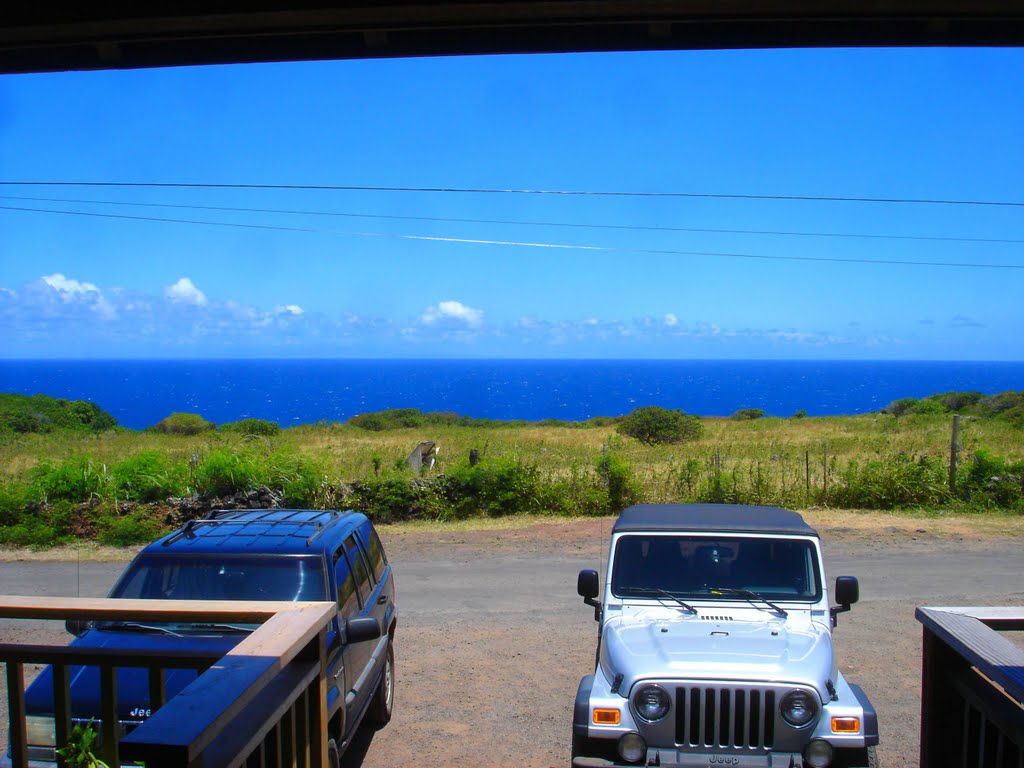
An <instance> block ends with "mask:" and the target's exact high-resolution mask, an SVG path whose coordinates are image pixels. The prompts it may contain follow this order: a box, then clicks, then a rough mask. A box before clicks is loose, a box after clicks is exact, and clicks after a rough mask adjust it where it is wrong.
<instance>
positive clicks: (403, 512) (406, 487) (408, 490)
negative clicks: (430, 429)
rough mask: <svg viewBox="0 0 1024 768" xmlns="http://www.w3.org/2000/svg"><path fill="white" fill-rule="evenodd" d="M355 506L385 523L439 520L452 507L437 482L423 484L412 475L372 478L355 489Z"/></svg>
mask: <svg viewBox="0 0 1024 768" xmlns="http://www.w3.org/2000/svg"><path fill="white" fill-rule="evenodd" d="M350 503H351V505H352V506H353V507H354V508H355V509H358V510H360V511H361V512H365V513H366V514H367V515H369V516H370V517H371V518H373V519H374V520H376V521H378V522H382V523H391V522H398V521H402V520H436V519H438V518H441V517H444V516H445V514H444V511H445V509H446V508H447V507H448V505H447V502H446V500H445V499H444V496H443V487H442V485H441V483H440V482H439V481H437V480H431V481H420V480H417V479H414V478H413V477H412V476H411V475H409V474H407V473H406V474H402V473H395V474H387V475H383V476H380V477H369V478H367V479H365V480H363V481H361V482H359V483H355V484H354V486H353V496H352V498H351V500H350Z"/></svg>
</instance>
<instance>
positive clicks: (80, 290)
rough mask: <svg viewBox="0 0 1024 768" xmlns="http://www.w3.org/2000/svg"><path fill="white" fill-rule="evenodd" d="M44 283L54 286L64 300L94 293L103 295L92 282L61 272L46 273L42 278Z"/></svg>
mask: <svg viewBox="0 0 1024 768" xmlns="http://www.w3.org/2000/svg"><path fill="white" fill-rule="evenodd" d="M41 279H42V281H43V282H44V283H46V284H47V285H48V286H50V287H51V288H53V290H55V291H56V292H57V293H59V294H60V297H61V298H62V299H64V301H71V300H72V299H75V298H77V297H79V296H85V295H88V294H94V295H96V296H101V295H102V294H101V293H100V289H99V288H97V287H96V286H95V285H93V284H92V283H80V282H78V281H77V280H72V279H71V278H69V277H64V275H62V274H61V273H60V272H54V273H53V274H52V275H46V276H44V277H42V278H41Z"/></svg>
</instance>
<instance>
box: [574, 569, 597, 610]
mask: <svg viewBox="0 0 1024 768" xmlns="http://www.w3.org/2000/svg"><path fill="white" fill-rule="evenodd" d="M576 591H577V592H578V593H579V595H580V597H582V598H583V602H584V603H586V604H587V605H589V606H591V607H593V609H594V621H600V620H601V603H600V602H599V601H598V600H597V595H598V593H599V592H600V591H601V583H600V581H599V580H598V577H597V571H594V570H591V569H589V568H588V569H586V570H582V571H580V575H579V576H577V577H576Z"/></svg>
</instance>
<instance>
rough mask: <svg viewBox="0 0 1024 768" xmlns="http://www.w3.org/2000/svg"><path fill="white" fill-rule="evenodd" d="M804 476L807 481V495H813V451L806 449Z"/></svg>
mask: <svg viewBox="0 0 1024 768" xmlns="http://www.w3.org/2000/svg"><path fill="white" fill-rule="evenodd" d="M804 478H805V479H806V482H807V496H808V498H810V496H811V452H810V451H804Z"/></svg>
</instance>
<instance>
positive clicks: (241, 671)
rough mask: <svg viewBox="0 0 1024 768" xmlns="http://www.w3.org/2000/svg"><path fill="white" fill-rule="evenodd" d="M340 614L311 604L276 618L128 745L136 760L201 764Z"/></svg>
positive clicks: (173, 701) (188, 688)
mask: <svg viewBox="0 0 1024 768" xmlns="http://www.w3.org/2000/svg"><path fill="white" fill-rule="evenodd" d="M290 605H292V604H290ZM335 611H336V606H335V604H334V603H311V604H305V606H304V607H300V608H297V609H295V610H289V611H284V612H282V613H279V614H277V615H275V616H274V617H273V618H271V619H270V620H269V621H267V622H266V624H264V625H263V627H261V628H260V630H259V631H258V632H254V633H253V634H251V635H249V636H248V637H247V638H245V639H244V640H243V641H242V642H241V643H239V644H238V645H237V646H235V647H234V648H233V649H231V651H229V652H228V653H227V655H225V656H224V658H223V659H222V660H221V661H220V662H218V663H217V664H216V665H215V666H213V667H211V668H210V669H209V670H207V671H206V672H205V673H203V674H202V675H200V676H199V677H198V678H197V679H196V680H195V681H193V682H192V683H190V684H189V685H188V686H186V687H185V688H184V690H182V691H181V692H180V693H179V694H178V695H177V696H175V697H174V698H172V699H171V700H170V701H168V702H167V705H166V706H164V707H163V708H162V709H160V710H159V711H157V712H154V713H153V715H152V717H150V718H149V719H148V720H146V722H145V723H143V724H142V725H141V726H139V727H138V728H137V729H136V730H135V731H134V732H133V733H132V734H131V735H130V736H129V737H128V738H127V739H126V740H125V743H126V744H128V743H130V744H132V745H133V746H132V747H131V754H132V756H133V759H137V760H142V761H144V762H146V764H147V765H148V764H149V763H150V762H151V761H157V760H161V759H168V760H170V759H173V760H176V761H177V764H179V765H188V764H191V763H192V762H193V761H195V760H197V759H198V758H199V756H200V755H201V754H202V753H203V751H204V750H205V749H206V748H207V747H208V746H210V744H211V743H213V741H214V739H215V738H216V737H217V736H218V735H219V734H220V733H221V731H223V730H224V728H226V727H227V726H228V725H229V724H230V723H231V722H232V720H233V719H234V718H235V717H236V716H238V715H239V714H240V713H241V712H242V711H243V710H244V709H245V708H246V707H247V706H249V704H250V703H251V702H252V701H253V700H254V699H255V698H256V697H257V696H259V695H260V692H261V691H262V690H263V689H264V688H265V687H266V686H267V685H268V684H269V683H270V682H271V681H272V680H273V679H274V678H275V677H277V675H278V674H279V673H280V672H281V671H282V670H283V669H284V668H285V667H286V666H287V665H288V664H289V663H290V662H291V661H292V660H293V659H295V658H296V656H298V655H299V653H300V652H301V651H302V650H303V649H304V648H305V647H306V646H307V645H308V644H309V643H310V642H312V641H314V640H315V639H316V638H317V637H318V635H319V634H320V632H321V630H322V629H323V628H324V627H326V626H327V624H328V623H329V622H330V620H331V619H332V618H333V617H334V614H335ZM167 764H170V763H167Z"/></svg>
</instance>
